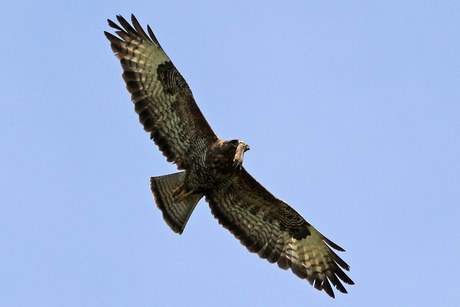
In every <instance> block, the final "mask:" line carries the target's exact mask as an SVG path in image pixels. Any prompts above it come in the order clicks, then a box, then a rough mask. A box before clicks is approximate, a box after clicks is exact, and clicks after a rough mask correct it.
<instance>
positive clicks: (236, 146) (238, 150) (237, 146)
mask: <svg viewBox="0 0 460 307" xmlns="http://www.w3.org/2000/svg"><path fill="white" fill-rule="evenodd" d="M228 144H229V145H230V148H231V149H232V151H233V150H235V155H234V157H233V166H234V167H235V168H236V169H241V167H242V166H243V159H244V153H245V152H246V151H248V150H249V149H250V147H249V145H248V144H246V143H245V142H243V141H242V140H231V141H228Z"/></svg>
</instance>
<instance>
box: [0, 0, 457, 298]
mask: <svg viewBox="0 0 460 307" xmlns="http://www.w3.org/2000/svg"><path fill="white" fill-rule="evenodd" d="M131 13H134V14H135V15H136V16H137V18H138V19H139V21H140V22H141V24H142V25H143V26H146V24H150V26H151V27H152V29H153V31H154V32H155V34H156V36H157V38H158V39H159V41H160V42H161V44H162V46H163V47H164V49H165V51H166V52H167V53H168V55H169V56H170V58H171V59H172V60H173V62H174V64H175V65H176V67H177V68H178V69H179V71H180V72H181V73H182V75H183V76H184V77H185V79H186V80H187V82H188V84H189V85H190V86H191V88H192V90H193V93H194V95H195V99H196V100H197V102H198V105H199V106H200V108H201V110H202V111H203V113H204V115H205V116H206V118H207V119H208V121H209V123H210V124H211V126H212V127H213V129H214V131H215V132H216V133H217V134H218V135H219V136H220V137H222V138H224V139H232V138H239V139H242V140H244V141H245V142H246V143H248V144H249V145H250V146H251V151H250V152H248V153H247V154H246V156H245V161H244V163H245V167H246V169H247V170H248V171H249V172H250V173H251V174H252V175H253V176H254V177H255V178H256V179H258V181H260V182H261V183H262V184H263V185H264V186H265V187H267V189H269V190H270V191H271V192H272V193H273V194H274V195H276V196H277V197H279V198H281V199H283V200H285V201H287V202H288V203H289V204H290V205H292V206H293V207H294V208H295V209H296V210H297V211H299V212H300V213H301V214H302V215H303V216H304V217H305V218H306V219H307V220H308V221H309V222H310V223H311V224H313V225H314V226H315V227H316V228H317V229H318V230H319V231H320V232H322V233H323V234H324V235H326V236H327V237H328V238H330V239H331V240H332V241H334V242H336V243H337V244H339V245H340V246H342V247H344V248H345V249H346V250H347V252H346V253H341V254H340V256H342V258H343V259H344V260H345V261H347V262H348V263H349V264H350V265H351V272H350V274H349V275H350V277H351V278H352V279H353V280H354V281H355V283H356V285H354V286H349V287H347V289H348V291H349V294H347V295H343V294H340V293H338V294H337V295H336V299H335V300H332V299H330V298H329V297H328V296H327V295H326V294H325V293H321V292H318V291H317V290H315V289H313V288H312V287H311V286H310V285H309V284H308V283H307V282H306V281H303V280H300V279H298V278H297V277H296V276H294V275H293V274H292V273H291V272H285V271H282V270H280V269H278V268H277V266H276V265H272V264H269V263H268V262H267V261H265V260H261V259H259V258H258V257H257V256H256V255H255V254H250V253H249V252H247V250H246V248H244V247H243V246H242V245H241V244H240V243H239V242H238V241H237V240H236V239H235V238H234V237H233V236H232V235H231V234H230V233H229V232H228V231H227V230H225V229H223V228H222V227H221V226H220V225H219V224H218V223H217V221H216V220H215V219H214V218H213V217H212V215H211V213H210V210H209V207H208V206H207V204H206V203H205V202H204V201H202V202H201V203H200V204H199V205H198V207H197V209H196V210H195V212H194V214H193V215H192V217H191V219H190V221H189V224H188V225H187V227H186V229H185V231H184V234H183V235H182V236H179V235H177V234H175V233H173V232H172V231H171V230H170V229H169V227H168V226H167V225H166V224H165V223H164V222H163V220H162V217H161V212H160V211H159V210H158V209H157V208H156V207H155V204H154V201H153V197H152V195H151V194H150V191H149V177H150V176H157V175H163V174H168V173H172V172H174V171H175V168H174V166H173V165H170V164H169V163H167V162H166V160H165V158H164V157H162V156H161V154H160V153H159V151H158V150H157V148H156V147H155V146H154V144H153V143H152V142H151V141H150V140H149V135H148V134H146V133H145V132H143V129H142V127H141V125H140V124H139V123H138V117H137V115H136V114H135V113H134V111H133V105H132V103H131V102H130V99H129V95H128V93H127V91H126V90H125V87H124V83H123V81H122V79H121V77H120V75H121V68H120V65H119V63H118V61H117V60H116V58H115V57H114V56H113V54H112V51H111V50H110V47H109V43H108V41H107V40H106V38H105V37H104V35H103V31H104V30H110V28H109V26H108V25H107V22H106V19H107V18H111V19H114V18H115V15H116V14H122V15H123V16H125V17H129V15H130V14H131ZM459 16H460V6H459V5H458V2H457V1H442V2H436V1H402V2H401V1H347V2H346V3H345V1H328V2H327V3H325V2H324V1H309V2H306V1H290V2H285V3H283V4H282V5H280V4H279V3H275V2H274V1H246V2H243V1H241V2H239V3H230V2H229V1H196V0H195V1H161V2H160V1H154V0H151V1H135V2H132V1H88V2H83V1H40V2H38V1H37V2H30V1H21V0H19V1H10V2H7V3H4V4H3V5H2V10H1V12H0V17H1V18H0V28H1V29H2V30H3V31H2V40H1V42H0V46H1V50H2V52H1V54H0V59H1V63H2V69H1V73H0V82H1V84H2V89H3V90H2V91H1V94H0V99H1V104H0V131H1V132H0V144H2V146H1V148H2V149H0V195H1V198H0V202H1V214H0V242H1V244H0V298H1V299H0V305H1V306H166V305H167V306H184V305H187V306H258V305H273V306H276V305H283V306H285V305H291V306H301V305H309V306H318V305H321V306H338V305H340V306H456V305H457V304H458V295H457V294H456V293H457V288H458V286H459V281H458V275H459V273H460V265H459V262H458V261H457V259H456V258H457V255H458V254H459V252H460V244H459V239H458V235H459V233H460V226H459V223H458V221H459V219H460V206H459V202H460V163H459V156H460V142H459V131H460V124H459V123H460V87H459V82H460V60H459V50H460V24H459V18H458V17H459Z"/></svg>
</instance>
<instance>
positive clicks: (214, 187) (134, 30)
mask: <svg viewBox="0 0 460 307" xmlns="http://www.w3.org/2000/svg"><path fill="white" fill-rule="evenodd" d="M117 20H118V22H119V24H120V25H121V26H119V25H117V24H116V23H114V22H113V21H111V20H108V23H109V26H110V27H112V28H114V29H115V30H116V31H115V33H116V34H117V35H118V37H116V36H114V35H112V34H110V33H107V32H104V33H105V36H106V37H107V38H108V40H109V41H110V43H111V44H110V46H111V48H112V50H113V52H114V53H115V56H116V57H117V58H118V59H119V60H120V63H121V67H122V68H123V74H122V77H123V79H124V80H125V82H126V88H127V89H128V92H129V93H130V94H131V100H132V101H133V103H134V110H135V112H136V113H137V114H138V115H139V121H140V123H141V124H142V125H143V126H144V130H145V131H146V132H149V133H150V138H151V139H152V140H153V141H154V142H155V144H156V145H157V146H158V148H159V149H160V151H161V152H162V153H163V155H164V156H166V158H167V161H169V162H174V163H175V164H176V166H177V169H179V170H183V171H182V172H178V173H175V174H170V175H166V176H159V177H152V178H150V188H151V191H152V193H153V195H154V198H155V202H156V205H157V207H158V208H159V209H160V210H161V212H162V213H163V218H164V220H165V222H166V223H167V224H168V225H169V227H171V229H172V230H173V231H174V232H176V233H179V234H181V233H182V232H183V231H184V227H185V225H186V224H187V221H188V219H189V217H190V215H191V214H192V211H193V209H194V208H195V206H196V205H197V203H198V201H199V200H200V199H201V198H202V197H203V196H204V197H205V198H206V201H207V202H208V203H209V206H210V208H211V211H212V214H213V215H214V217H215V218H216V219H218V221H219V223H220V224H221V225H222V226H223V227H224V228H227V229H228V230H229V231H230V232H231V233H232V234H233V235H234V236H235V237H236V238H237V239H238V240H240V242H241V243H242V244H243V245H244V246H246V247H247V249H248V250H249V251H250V252H252V253H257V255H258V256H259V257H260V258H263V259H267V260H268V262H270V263H275V262H276V263H277V264H278V266H279V267H280V268H282V269H284V270H287V269H289V268H290V269H291V270H292V272H293V273H294V274H295V275H297V276H298V277H300V278H302V279H306V280H308V281H309V282H310V284H311V285H313V286H314V287H315V288H316V289H318V290H324V291H325V292H326V293H327V294H329V295H330V296H331V297H334V291H333V290H332V286H331V283H332V285H334V286H335V288H337V290H339V291H340V292H343V293H347V291H346V290H345V288H344V286H343V285H342V282H341V281H340V280H342V281H343V282H345V283H347V284H349V285H353V284H354V283H353V281H352V280H351V279H350V278H349V277H348V276H347V275H346V274H345V273H344V271H343V270H342V269H345V270H347V271H348V270H349V266H348V264H347V263H346V262H345V261H343V260H342V259H341V258H340V257H339V256H338V255H337V254H336V253H334V252H333V251H332V249H331V248H334V249H336V250H338V251H342V252H343V251H344V250H343V249H342V248H341V247H339V246H338V245H337V244H335V243H333V242H332V241H330V240H329V239H327V238H326V237H324V236H323V235H322V234H321V233H319V232H318V231H317V230H316V229H315V228H314V227H313V226H312V225H310V224H309V223H308V222H307V221H306V220H305V219H304V218H303V217H302V216H301V215H300V214H299V213H297V211H295V210H294V209H293V208H292V207H290V206H289V205H288V204H287V203H286V202H284V201H282V200H281V199H279V198H276V197H275V196H273V195H272V194H271V193H270V192H269V191H267V190H266V189H265V188H264V187H263V186H262V185H261V184H260V183H259V182H257V181H256V180H255V179H254V178H253V177H252V176H251V175H250V174H249V173H248V172H247V171H246V170H245V168H244V167H243V158H244V153H245V152H246V151H248V150H249V146H248V145H247V144H245V143H244V142H243V141H241V140H238V139H234V140H229V141H224V140H222V139H220V138H219V137H218V136H217V135H216V134H215V133H214V132H213V130H212V129H211V127H210V126H209V124H208V122H207V121H206V119H205V117H204V116H203V114H202V113H201V111H200V109H199V108H198V106H197V104H196V102H195V100H194V98H193V95H192V92H191V90H190V88H189V86H188V85H187V82H185V80H184V78H183V77H182V75H181V74H180V73H179V71H178V70H177V69H176V67H175V66H174V65H173V63H172V62H171V60H170V59H169V57H168V56H167V55H166V53H165V52H164V51H163V48H162V47H161V45H160V43H159V42H158V40H157V39H156V37H155V35H154V34H153V32H152V30H151V29H150V27H149V26H147V30H148V34H149V35H147V33H146V32H145V31H144V30H143V29H142V27H141V26H140V24H139V22H138V21H137V19H136V18H135V17H134V15H132V16H131V20H132V24H133V25H132V26H131V25H130V24H129V23H128V22H127V21H126V20H125V19H124V18H123V17H121V16H117Z"/></svg>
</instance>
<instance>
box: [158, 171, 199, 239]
mask: <svg viewBox="0 0 460 307" xmlns="http://www.w3.org/2000/svg"><path fill="white" fill-rule="evenodd" d="M184 177H185V172H180V173H175V174H170V175H166V176H159V177H151V178H150V189H151V191H152V193H153V196H154V197H155V202H156V204H157V207H158V209H160V210H161V212H163V219H164V220H165V222H166V224H168V225H169V227H171V229H172V231H174V232H176V233H179V234H182V232H183V231H184V228H185V225H186V224H187V221H188V219H189V217H190V215H191V214H192V212H193V209H195V206H196V204H197V203H198V201H199V200H200V199H201V198H202V197H203V194H190V195H188V196H187V197H186V198H184V199H183V200H181V201H180V202H177V199H176V198H175V197H173V191H174V189H176V188H177V187H179V186H180V185H181V184H182V182H183V180H184Z"/></svg>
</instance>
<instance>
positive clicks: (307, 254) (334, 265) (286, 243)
mask: <svg viewBox="0 0 460 307" xmlns="http://www.w3.org/2000/svg"><path fill="white" fill-rule="evenodd" d="M206 201H207V202H209V205H210V207H211V210H212V213H213V214H214V216H215V217H216V219H218V220H219V223H220V224H222V226H223V227H225V228H227V229H228V230H229V231H230V232H231V233H233V234H234V235H235V237H236V238H237V239H239V240H240V241H241V243H242V244H243V245H244V246H246V247H247V248H248V250H249V251H250V252H252V253H257V254H258V255H259V257H260V258H263V259H267V260H268V261H269V262H270V263H275V262H277V263H278V266H279V267H280V268H282V269H284V270H287V269H289V268H290V269H291V270H292V272H293V273H294V274H295V275H297V276H298V277H300V278H302V279H307V280H308V281H309V282H310V284H312V285H313V286H314V287H315V288H316V289H318V290H325V292H326V293H327V294H329V295H330V296H331V297H334V291H333V290H332V287H331V284H330V283H332V285H334V286H335V287H336V288H337V289H338V290H339V291H340V292H343V293H347V291H346V290H345V287H344V286H343V285H342V283H341V282H340V280H339V279H341V280H342V281H343V282H345V283H347V284H350V285H353V284H354V283H353V281H352V280H351V279H350V278H349V277H348V276H347V275H346V274H345V273H344V271H343V270H342V269H341V268H343V269H345V270H347V271H348V270H349V266H348V264H346V263H345V261H343V260H342V259H341V258H340V257H339V256H338V255H337V254H336V253H334V252H333V251H332V249H331V247H332V248H334V249H336V250H339V251H344V250H343V249H342V248H341V247H339V246H338V245H336V244H334V243H333V242H331V241H330V240H328V239H327V238H326V237H324V236H323V235H322V234H321V233H319V232H318V231H317V230H316V229H315V228H314V227H313V226H311V225H310V224H309V223H308V222H307V221H306V220H305V219H304V218H303V217H302V216H301V215H300V214H299V213H297V211H295V210H294V209H293V208H292V207H290V206H289V205H288V204H287V203H285V202H284V201H282V200H280V199H278V198H276V197H275V196H273V195H272V194H271V193H270V192H268V191H267V190H266V189H265V188H264V187H263V186H262V185H261V184H260V183H259V182H257V181H256V180H255V179H254V178H253V177H252V176H251V175H250V174H249V173H248V172H247V171H246V170H245V169H242V170H241V171H240V172H237V173H236V174H235V176H234V177H233V179H232V181H231V182H230V183H229V184H228V185H226V186H225V187H222V188H221V189H218V190H217V189H216V190H213V191H211V192H210V193H209V194H207V195H206Z"/></svg>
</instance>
